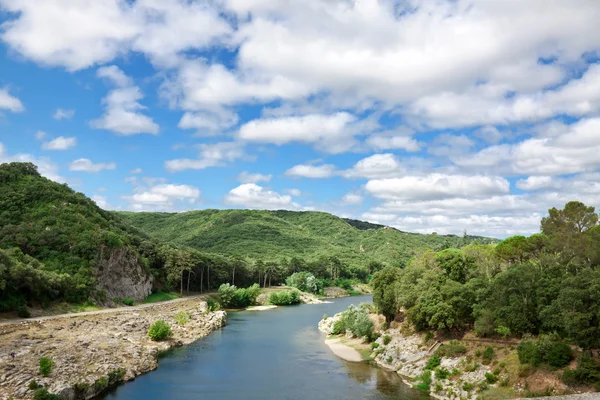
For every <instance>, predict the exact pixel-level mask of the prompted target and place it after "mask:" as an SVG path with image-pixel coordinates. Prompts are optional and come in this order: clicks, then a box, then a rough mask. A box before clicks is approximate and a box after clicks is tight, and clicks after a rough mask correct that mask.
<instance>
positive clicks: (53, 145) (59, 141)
mask: <svg viewBox="0 0 600 400" xmlns="http://www.w3.org/2000/svg"><path fill="white" fill-rule="evenodd" d="M75 146H77V138H74V137H64V136H59V137H57V138H56V139H53V140H51V141H49V142H45V143H44V144H42V149H44V150H68V149H70V148H71V147H75Z"/></svg>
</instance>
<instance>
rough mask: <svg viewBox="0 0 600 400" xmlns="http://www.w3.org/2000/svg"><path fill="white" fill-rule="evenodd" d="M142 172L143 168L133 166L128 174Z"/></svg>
mask: <svg viewBox="0 0 600 400" xmlns="http://www.w3.org/2000/svg"><path fill="white" fill-rule="evenodd" d="M142 172H144V170H143V169H141V168H135V169H132V170H131V171H129V173H130V174H134V175H135V174H141V173H142Z"/></svg>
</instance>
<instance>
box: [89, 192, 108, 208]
mask: <svg viewBox="0 0 600 400" xmlns="http://www.w3.org/2000/svg"><path fill="white" fill-rule="evenodd" d="M91 199H92V200H93V201H94V203H96V205H97V206H98V207H100V208H103V209H107V208H109V206H110V205H109V204H108V199H107V198H106V196H100V195H97V194H95V195H93V196H92V197H91Z"/></svg>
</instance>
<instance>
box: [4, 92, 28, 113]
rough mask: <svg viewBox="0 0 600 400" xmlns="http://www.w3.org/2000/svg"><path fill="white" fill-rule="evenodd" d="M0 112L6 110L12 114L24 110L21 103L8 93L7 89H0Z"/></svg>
mask: <svg viewBox="0 0 600 400" xmlns="http://www.w3.org/2000/svg"><path fill="white" fill-rule="evenodd" d="M0 110H8V111H12V112H15V113H16V112H22V111H23V110H25V107H23V103H21V100H19V99H18V98H17V97H15V96H13V95H11V94H10V93H8V89H7V88H1V89H0Z"/></svg>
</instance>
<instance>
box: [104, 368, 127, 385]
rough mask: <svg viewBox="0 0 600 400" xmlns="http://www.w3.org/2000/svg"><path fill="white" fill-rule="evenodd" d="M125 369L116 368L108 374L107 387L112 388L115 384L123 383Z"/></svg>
mask: <svg viewBox="0 0 600 400" xmlns="http://www.w3.org/2000/svg"><path fill="white" fill-rule="evenodd" d="M125 372H127V371H125V369H124V368H117V369H115V370H112V371H110V372H109V373H108V385H109V386H114V385H116V384H117V383H120V382H123V378H124V377H125Z"/></svg>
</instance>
